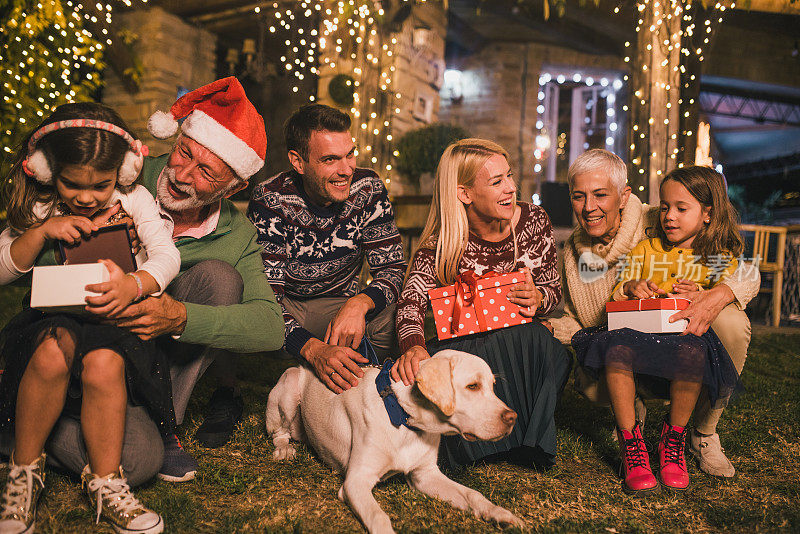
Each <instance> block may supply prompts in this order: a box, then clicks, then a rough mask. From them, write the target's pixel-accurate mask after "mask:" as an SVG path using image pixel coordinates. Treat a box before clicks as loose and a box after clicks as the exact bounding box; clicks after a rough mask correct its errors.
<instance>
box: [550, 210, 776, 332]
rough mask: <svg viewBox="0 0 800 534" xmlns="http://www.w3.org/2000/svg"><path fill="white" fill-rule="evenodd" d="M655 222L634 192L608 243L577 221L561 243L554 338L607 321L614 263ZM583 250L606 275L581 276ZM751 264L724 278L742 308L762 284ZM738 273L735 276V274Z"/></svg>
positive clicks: (654, 213)
mask: <svg viewBox="0 0 800 534" xmlns="http://www.w3.org/2000/svg"><path fill="white" fill-rule="evenodd" d="M657 224H658V207H650V206H648V205H647V204H643V203H642V201H641V200H639V198H638V197H637V196H636V195H631V196H630V197H629V199H628V202H627V204H626V205H625V208H624V209H623V210H622V217H621V220H620V226H619V230H618V231H617V235H616V236H614V239H613V240H612V241H611V242H610V243H609V244H607V245H606V244H603V243H600V242H598V241H594V240H593V239H592V238H591V237H590V236H589V235H588V234H587V233H586V232H585V231H584V230H583V228H582V227H581V226H580V225H579V226H578V227H577V228H576V229H575V230H574V231H573V232H572V234H571V235H570V236H569V238H568V239H567V241H566V242H565V243H564V267H563V271H562V284H561V287H562V294H563V296H564V314H565V315H564V316H563V317H560V318H557V319H550V322H551V323H552V325H553V328H554V333H555V336H556V338H558V340H559V341H561V342H562V343H566V344H569V343H570V340H571V339H572V336H573V335H574V334H575V332H577V331H578V330H580V329H581V328H588V327H590V326H598V325H601V324H603V323H605V322H606V308H605V305H606V303H607V302H608V301H609V300H610V298H611V292H612V290H613V289H614V285H616V282H617V269H616V267H617V263H618V262H619V260H620V258H623V257H624V256H625V255H626V254H628V253H629V252H630V251H631V249H633V247H634V246H636V245H637V244H638V243H639V242H640V241H642V240H643V239H645V237H646V235H645V232H646V231H647V230H648V229H655V227H656V225H657ZM584 252H592V253H594V254H595V255H596V256H597V257H600V258H602V259H603V261H605V263H606V266H607V270H606V272H605V275H604V276H603V277H601V278H599V279H597V280H594V281H593V282H589V283H587V282H584V281H583V280H581V277H580V273H579V271H578V258H580V256H581V254H583V253H584ZM752 269H753V266H752V265H749V264H746V262H740V265H739V270H740V271H741V272H740V271H737V273H734V276H732V277H731V278H729V279H727V280H725V282H723V283H724V284H725V285H727V286H728V287H730V289H731V291H733V294H734V296H735V297H736V301H735V302H736V304H737V306H738V307H739V308H741V309H744V308H745V306H747V303H748V302H750V300H751V299H752V298H753V297H754V296H755V295H756V294H757V293H758V289H759V287H760V285H761V280H760V277H759V276H758V273H757V271H752ZM737 275H738V276H737Z"/></svg>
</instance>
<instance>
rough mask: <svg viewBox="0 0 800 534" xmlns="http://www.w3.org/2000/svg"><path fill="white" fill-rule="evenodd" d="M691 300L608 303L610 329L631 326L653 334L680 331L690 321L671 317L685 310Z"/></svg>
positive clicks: (666, 299) (645, 300) (663, 299)
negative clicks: (673, 319)
mask: <svg viewBox="0 0 800 534" xmlns="http://www.w3.org/2000/svg"><path fill="white" fill-rule="evenodd" d="M688 305H689V301H688V300H686V299H681V298H652V299H636V300H620V301H617V302H609V303H607V304H606V312H608V329H609V330H618V329H620V328H630V329H632V330H638V331H639V332H648V333H651V334H669V333H675V332H677V333H680V332H683V331H684V330H686V327H687V326H688V324H689V323H688V321H687V320H686V319H681V320H679V321H675V322H674V323H670V322H669V318H670V317H672V316H673V315H674V314H676V313H678V311H679V310H684V309H686V307H687V306H688Z"/></svg>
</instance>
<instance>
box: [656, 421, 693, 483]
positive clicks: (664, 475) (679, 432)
mask: <svg viewBox="0 0 800 534" xmlns="http://www.w3.org/2000/svg"><path fill="white" fill-rule="evenodd" d="M685 450H686V428H685V427H682V426H671V425H670V424H669V423H667V422H666V421H664V424H663V426H662V427H661V441H660V442H659V444H658V461H659V465H660V467H661V472H660V473H659V477H660V478H661V483H662V484H664V486H666V487H667V488H669V489H671V490H673V491H684V490H685V489H686V488H688V487H689V472H688V471H687V470H686V458H685V456H684V451H685Z"/></svg>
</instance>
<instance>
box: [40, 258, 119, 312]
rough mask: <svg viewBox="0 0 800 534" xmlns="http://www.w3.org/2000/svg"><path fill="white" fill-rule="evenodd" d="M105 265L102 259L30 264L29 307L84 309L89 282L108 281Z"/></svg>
mask: <svg viewBox="0 0 800 534" xmlns="http://www.w3.org/2000/svg"><path fill="white" fill-rule="evenodd" d="M109 280H110V276H109V274H108V269H106V266H105V265H103V264H102V263H82V264H76V265H52V266H46V267H34V268H33V281H32V283H31V308H36V309H38V310H42V311H44V312H50V313H56V312H57V313H85V310H84V308H85V306H86V297H91V296H95V295H98V294H99V293H93V292H91V291H86V286H87V285H89V284H99V283H101V282H108V281H109Z"/></svg>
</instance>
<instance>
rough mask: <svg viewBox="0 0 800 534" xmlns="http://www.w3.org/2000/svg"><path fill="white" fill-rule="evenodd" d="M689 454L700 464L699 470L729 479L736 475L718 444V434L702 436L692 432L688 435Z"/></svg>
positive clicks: (695, 431) (694, 431)
mask: <svg viewBox="0 0 800 534" xmlns="http://www.w3.org/2000/svg"><path fill="white" fill-rule="evenodd" d="M689 452H691V453H692V454H693V455H694V457H695V458H697V461H698V462H699V463H700V470H701V471H703V472H704V473H708V474H709V475H711V476H715V477H724V478H730V477H732V476H733V475H735V474H736V469H735V468H734V467H733V464H732V463H731V461H730V460H728V457H727V456H725V452H724V449H723V448H722V445H720V442H719V434H717V433H714V434H711V435H710V436H703V435H700V434H698V433H697V430H694V429H693V430H692V431H691V433H690V434H689Z"/></svg>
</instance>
